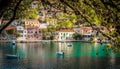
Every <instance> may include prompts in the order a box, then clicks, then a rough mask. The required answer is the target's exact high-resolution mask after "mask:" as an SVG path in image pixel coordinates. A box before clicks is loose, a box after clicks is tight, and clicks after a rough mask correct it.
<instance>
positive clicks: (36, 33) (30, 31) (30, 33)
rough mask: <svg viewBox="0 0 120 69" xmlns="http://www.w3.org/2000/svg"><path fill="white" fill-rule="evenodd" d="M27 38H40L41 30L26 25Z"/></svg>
mask: <svg viewBox="0 0 120 69" xmlns="http://www.w3.org/2000/svg"><path fill="white" fill-rule="evenodd" d="M25 28H26V30H27V40H41V39H42V31H41V30H40V29H39V28H38V27H31V26H26V27H25Z"/></svg>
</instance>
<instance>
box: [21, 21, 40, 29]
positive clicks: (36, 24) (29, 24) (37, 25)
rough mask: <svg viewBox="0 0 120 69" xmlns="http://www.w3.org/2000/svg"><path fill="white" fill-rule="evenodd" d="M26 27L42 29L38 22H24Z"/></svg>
mask: <svg viewBox="0 0 120 69" xmlns="http://www.w3.org/2000/svg"><path fill="white" fill-rule="evenodd" d="M22 22H23V24H24V26H25V27H26V26H31V27H38V28H39V27H40V23H39V21H38V20H32V19H27V20H23V21H22Z"/></svg>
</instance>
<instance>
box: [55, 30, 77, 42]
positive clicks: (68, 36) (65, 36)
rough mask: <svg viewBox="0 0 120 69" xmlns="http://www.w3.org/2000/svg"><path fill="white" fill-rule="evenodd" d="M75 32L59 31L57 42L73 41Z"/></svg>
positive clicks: (57, 32)
mask: <svg viewBox="0 0 120 69" xmlns="http://www.w3.org/2000/svg"><path fill="white" fill-rule="evenodd" d="M74 33H75V32H74V31H73V30H58V31H56V40H58V41H62V40H73V34H74Z"/></svg>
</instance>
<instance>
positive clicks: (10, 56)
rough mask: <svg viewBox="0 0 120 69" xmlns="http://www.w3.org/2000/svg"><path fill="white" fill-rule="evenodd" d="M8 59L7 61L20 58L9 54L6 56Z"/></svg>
mask: <svg viewBox="0 0 120 69" xmlns="http://www.w3.org/2000/svg"><path fill="white" fill-rule="evenodd" d="M6 58H7V59H18V58H19V56H17V55H11V54H7V55H6Z"/></svg>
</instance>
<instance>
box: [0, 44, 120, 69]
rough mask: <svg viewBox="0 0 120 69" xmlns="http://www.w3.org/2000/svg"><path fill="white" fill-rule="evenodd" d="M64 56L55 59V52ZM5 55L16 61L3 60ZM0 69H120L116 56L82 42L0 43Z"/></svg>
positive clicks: (102, 48) (109, 51)
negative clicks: (16, 57) (17, 57)
mask: <svg viewBox="0 0 120 69" xmlns="http://www.w3.org/2000/svg"><path fill="white" fill-rule="evenodd" d="M61 51H62V52H64V55H57V54H56V53H57V52H61ZM6 54H11V55H17V56H19V57H20V58H19V59H12V60H11V59H6ZM0 67H1V68H0V69H120V54H118V53H114V52H113V51H112V49H108V48H106V47H105V44H102V45H101V44H98V43H85V42H40V43H17V44H16V45H12V44H11V43H0Z"/></svg>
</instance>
